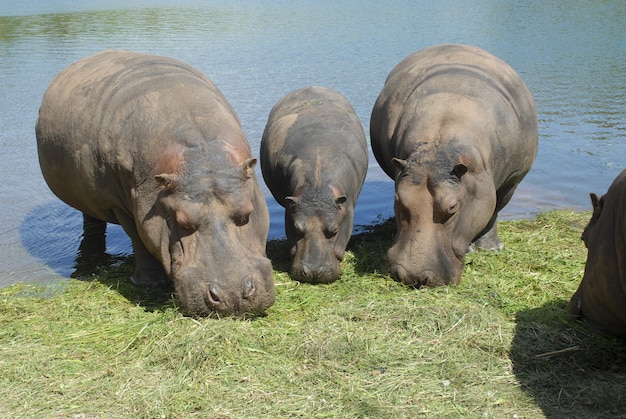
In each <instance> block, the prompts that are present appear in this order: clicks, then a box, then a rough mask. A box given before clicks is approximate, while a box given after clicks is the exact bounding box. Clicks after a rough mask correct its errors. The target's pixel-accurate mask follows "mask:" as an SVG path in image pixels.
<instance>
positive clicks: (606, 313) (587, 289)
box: [568, 170, 626, 336]
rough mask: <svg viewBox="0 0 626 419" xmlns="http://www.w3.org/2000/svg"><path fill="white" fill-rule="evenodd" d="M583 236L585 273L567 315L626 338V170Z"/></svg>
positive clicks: (594, 200)
mask: <svg viewBox="0 0 626 419" xmlns="http://www.w3.org/2000/svg"><path fill="white" fill-rule="evenodd" d="M590 196H591V203H592V205H593V215H592V216H591V220H590V221H589V224H588V225H587V227H586V228H585V230H584V231H583V234H582V239H583V241H584V242H585V246H587V250H588V254H587V263H586V264H585V274H584V276H583V280H582V282H581V283H580V286H579V287H578V290H577V291H576V293H575V294H574V295H573V296H572V299H571V300H570V303H569V307H568V310H569V312H570V313H571V314H572V315H574V316H576V317H578V318H579V319H581V320H584V321H585V322H586V323H587V324H588V325H590V326H591V327H594V328H596V329H598V330H600V331H602V332H605V333H609V334H611V335H616V336H626V170H624V171H622V173H620V174H619V175H618V176H617V178H615V180H614V181H613V183H612V184H611V187H610V188H609V190H608V192H607V193H606V195H604V196H602V197H601V198H600V199H598V196H597V195H596V194H594V193H592V194H590Z"/></svg>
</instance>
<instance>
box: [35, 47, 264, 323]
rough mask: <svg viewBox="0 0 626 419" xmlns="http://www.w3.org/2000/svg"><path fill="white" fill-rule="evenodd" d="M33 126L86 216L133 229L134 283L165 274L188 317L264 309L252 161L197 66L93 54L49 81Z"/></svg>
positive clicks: (55, 185)
mask: <svg viewBox="0 0 626 419" xmlns="http://www.w3.org/2000/svg"><path fill="white" fill-rule="evenodd" d="M36 133H37V145H38V152H39V161H40V165H41V170H42V173H43V176H44V178H45V180H46V182H47V183H48V186H49V187H50V189H51V190H52V191H53V192H54V193H55V194H56V195H57V196H58V197H59V198H60V199H61V200H63V201H64V202H66V203H67V204H69V205H71V206H73V207H74V208H76V209H78V210H80V211H82V212H83V213H84V214H85V217H86V220H90V223H92V221H93V219H97V220H101V221H102V222H109V223H116V224H121V225H122V227H123V228H124V230H125V231H126V233H127V234H128V235H129V236H130V238H131V240H132V243H133V248H134V253H135V264H136V266H135V272H134V274H133V276H132V278H131V280H132V281H133V282H134V283H136V284H141V285H160V284H162V283H163V282H164V281H165V282H169V281H171V283H173V285H174V288H175V291H176V296H177V299H178V301H179V303H180V306H181V309H182V310H183V311H184V312H186V313H188V314H191V315H209V314H218V315H230V314H261V313H263V312H264V311H265V310H266V309H267V308H268V307H270V306H271V305H272V304H273V302H274V284H273V279H272V272H271V264H270V262H269V259H267V258H266V256H265V243H266V240H267V233H268V229H269V215H268V210H267V204H266V202H265V199H264V196H263V194H262V192H261V190H260V187H259V184H258V181H257V179H256V177H255V174H254V165H255V164H256V159H254V158H252V156H251V152H250V147H249V145H248V142H247V139H246V137H245V135H244V133H243V131H242V129H241V126H240V123H239V120H238V118H237V115H236V113H235V111H234V110H233V108H232V107H231V106H230V105H229V104H228V102H227V101H226V99H225V98H224V96H223V95H222V94H221V93H220V91H219V90H218V89H217V87H215V85H214V84H213V83H212V82H211V81H210V80H209V79H208V78H206V77H205V76H204V75H202V74H201V73H200V72H198V71H197V70H195V69H194V68H192V67H190V66H189V65H187V64H185V63H183V62H180V61H177V60H173V59H170V58H165V57H158V56H150V55H143V54H137V53H132V52H126V51H104V52H101V53H99V54H96V55H94V56H91V57H89V58H86V59H83V60H81V61H78V62H76V63H74V64H72V65H70V66H69V67H67V68H66V69H65V70H63V71H62V72H61V73H60V74H59V75H58V76H57V77H56V78H55V79H54V80H53V81H52V83H51V84H50V86H49V87H48V90H47V91H46V93H45V95H44V98H43V101H42V104H41V108H40V111H39V119H38V121H37V126H36ZM86 224H88V223H87V222H86ZM102 231H104V230H103V229H102ZM233 260H237V261H238V263H237V264H233V263H232V261H233Z"/></svg>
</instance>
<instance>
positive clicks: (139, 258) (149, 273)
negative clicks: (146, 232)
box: [115, 211, 171, 288]
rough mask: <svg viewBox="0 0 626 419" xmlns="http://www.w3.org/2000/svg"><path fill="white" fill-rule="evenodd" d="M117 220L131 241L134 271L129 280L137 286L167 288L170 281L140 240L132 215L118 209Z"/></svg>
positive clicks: (160, 265)
mask: <svg viewBox="0 0 626 419" xmlns="http://www.w3.org/2000/svg"><path fill="white" fill-rule="evenodd" d="M115 216H116V218H117V220H118V221H119V222H120V224H121V225H122V228H124V231H125V232H126V234H128V236H129V237H130V240H131V241H132V243H133V251H134V254H135V272H133V274H132V276H131V277H130V282H131V283H132V284H133V285H136V286H139V287H149V288H168V287H170V286H171V282H170V280H169V278H168V277H167V275H166V274H165V270H164V269H163V265H162V264H161V262H159V260H158V259H157V258H155V257H154V256H152V254H151V253H150V252H149V251H148V249H147V248H146V246H145V245H144V244H143V242H142V241H141V238H140V237H139V233H137V230H136V228H135V222H134V220H133V219H132V217H129V216H127V215H126V214H124V213H121V212H119V211H116V212H115Z"/></svg>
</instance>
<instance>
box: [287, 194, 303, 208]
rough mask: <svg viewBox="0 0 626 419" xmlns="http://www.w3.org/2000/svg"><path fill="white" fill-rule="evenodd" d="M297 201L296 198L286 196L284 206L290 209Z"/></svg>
mask: <svg viewBox="0 0 626 419" xmlns="http://www.w3.org/2000/svg"><path fill="white" fill-rule="evenodd" d="M299 200H300V199H299V198H298V197H297V196H286V197H285V204H286V205H287V208H289V209H292V208H294V207H295V206H296V205H298V201H299Z"/></svg>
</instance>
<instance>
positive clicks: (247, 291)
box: [243, 278, 256, 299]
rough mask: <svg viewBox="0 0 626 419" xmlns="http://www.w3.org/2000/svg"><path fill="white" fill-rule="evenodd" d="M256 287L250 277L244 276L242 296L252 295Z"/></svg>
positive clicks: (247, 297) (245, 297)
mask: <svg viewBox="0 0 626 419" xmlns="http://www.w3.org/2000/svg"><path fill="white" fill-rule="evenodd" d="M255 291H256V287H255V285H254V280H253V279H252V278H246V279H244V280H243V298H244V299H249V298H250V297H252V296H253V295H254V292H255Z"/></svg>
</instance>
